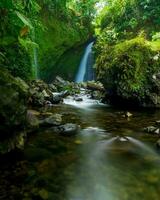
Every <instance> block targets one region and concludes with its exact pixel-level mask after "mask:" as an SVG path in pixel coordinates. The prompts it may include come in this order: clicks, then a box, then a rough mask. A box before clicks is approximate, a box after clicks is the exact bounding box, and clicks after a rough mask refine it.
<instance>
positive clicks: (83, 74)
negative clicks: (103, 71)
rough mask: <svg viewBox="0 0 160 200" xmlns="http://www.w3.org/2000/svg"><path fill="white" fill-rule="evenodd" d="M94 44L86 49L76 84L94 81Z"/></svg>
mask: <svg viewBox="0 0 160 200" xmlns="http://www.w3.org/2000/svg"><path fill="white" fill-rule="evenodd" d="M93 43H94V42H91V43H90V44H88V46H87V47H86V50H85V53H84V55H83V57H82V60H81V63H80V65H79V70H78V73H77V75H76V79H75V82H77V83H79V82H83V81H87V80H93V79H94V72H93V55H92V46H93Z"/></svg>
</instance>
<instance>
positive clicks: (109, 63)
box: [96, 37, 160, 102]
mask: <svg viewBox="0 0 160 200" xmlns="http://www.w3.org/2000/svg"><path fill="white" fill-rule="evenodd" d="M159 51H160V48H159V43H157V44H155V42H148V41H147V40H145V39H144V38H143V37H137V38H134V39H132V40H126V41H125V42H121V43H119V44H117V45H114V46H105V47H104V49H102V51H101V54H100V55H99V56H98V58H97V64H96V65H97V73H98V78H99V79H101V80H102V82H103V83H104V84H105V87H106V88H107V89H108V90H109V91H111V93H112V95H116V96H120V97H122V98H124V99H135V100H137V101H138V102H142V101H145V100H146V99H147V96H148V94H149V93H150V92H151V90H152V88H151V87H152V84H151V81H152V80H151V79H152V75H153V74H155V73H157V72H158V71H159V69H160V59H159V58H158V59H154V58H155V56H156V55H157V54H158V52H159Z"/></svg>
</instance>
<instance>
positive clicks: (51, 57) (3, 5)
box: [0, 0, 96, 79]
mask: <svg viewBox="0 0 160 200" xmlns="http://www.w3.org/2000/svg"><path fill="white" fill-rule="evenodd" d="M95 2H96V1H95V0H90V1H88V2H87V1H84V0H80V1H77V0H61V1H59V0H1V1H0V27H1V29H0V37H1V41H0V66H2V67H4V66H5V65H7V66H5V67H6V68H8V69H9V70H10V71H11V73H12V74H13V75H19V76H21V77H23V78H24V77H25V78H35V77H34V75H33V71H34V70H33V68H34V64H33V63H34V62H33V58H34V55H33V54H34V53H35V51H37V50H38V51H39V53H38V54H39V55H38V56H39V60H38V61H39V65H40V66H39V67H40V70H42V72H41V73H40V74H41V75H42V78H44V79H47V78H49V73H51V72H52V73H53V72H54V69H55V68H54V65H55V63H56V62H57V61H58V60H59V59H60V57H61V56H62V55H63V54H64V52H66V51H67V50H68V49H69V48H72V47H73V46H74V45H79V44H81V43H83V42H85V41H86V40H87V39H88V38H89V36H90V33H89V32H91V25H90V22H91V17H92V15H93V13H94V12H95V10H94V3H95ZM13 46H14V48H13ZM39 46H40V48H39ZM15 47H16V48H15ZM17 48H18V50H17ZM7 52H11V54H10V53H9V54H8V56H7V57H6V53H7ZM23 54H24V56H23ZM17 55H19V57H18V56H17ZM15 57H16V58H15ZM22 57H24V58H23V59H22ZM19 58H21V60H19ZM28 60H30V62H28ZM10 61H12V62H10ZM20 63H21V65H22V66H20ZM22 72H24V73H22Z"/></svg>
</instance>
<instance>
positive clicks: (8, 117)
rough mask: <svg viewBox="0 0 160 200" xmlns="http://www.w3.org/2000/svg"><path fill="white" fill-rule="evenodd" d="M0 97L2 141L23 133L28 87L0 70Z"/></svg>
mask: <svg viewBox="0 0 160 200" xmlns="http://www.w3.org/2000/svg"><path fill="white" fill-rule="evenodd" d="M0 95H1V98H0V119H1V124H0V139H1V141H3V140H8V139H9V138H12V136H14V135H16V134H17V132H19V131H20V132H21V131H22V132H23V130H24V127H25V126H26V113H27V106H26V105H27V99H28V85H27V84H26V83H25V82H24V81H23V80H21V79H20V78H17V79H16V78H14V77H13V76H11V75H10V74H9V72H8V71H5V70H2V69H0ZM6 145H7V143H6ZM0 146H1V145H0ZM1 149H2V151H3V147H2V146H1V147H0V152H1ZM6 149H7V147H6ZM3 152H4V151H3Z"/></svg>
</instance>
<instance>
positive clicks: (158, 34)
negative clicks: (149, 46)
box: [152, 32, 160, 41]
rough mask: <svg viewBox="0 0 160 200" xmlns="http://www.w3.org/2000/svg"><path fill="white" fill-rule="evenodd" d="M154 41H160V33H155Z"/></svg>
mask: <svg viewBox="0 0 160 200" xmlns="http://www.w3.org/2000/svg"><path fill="white" fill-rule="evenodd" d="M152 40H153V41H156V40H160V32H157V33H155V34H154V35H153V36H152Z"/></svg>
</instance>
